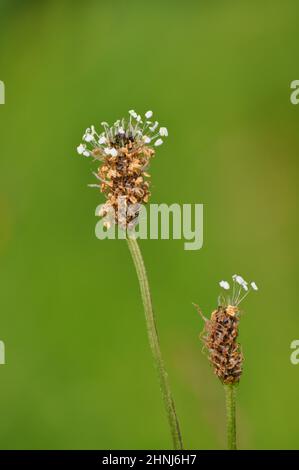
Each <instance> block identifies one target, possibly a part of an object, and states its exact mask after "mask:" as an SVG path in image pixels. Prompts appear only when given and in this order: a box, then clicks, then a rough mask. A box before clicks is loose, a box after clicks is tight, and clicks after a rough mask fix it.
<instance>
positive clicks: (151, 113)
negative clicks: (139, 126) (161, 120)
mask: <svg viewBox="0 0 299 470" xmlns="http://www.w3.org/2000/svg"><path fill="white" fill-rule="evenodd" d="M152 115H153V111H147V112H146V113H145V117H146V119H150V118H151V117H152Z"/></svg>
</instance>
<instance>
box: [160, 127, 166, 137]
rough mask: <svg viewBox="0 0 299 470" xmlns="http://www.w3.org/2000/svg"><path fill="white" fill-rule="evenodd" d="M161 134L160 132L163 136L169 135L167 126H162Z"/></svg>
mask: <svg viewBox="0 0 299 470" xmlns="http://www.w3.org/2000/svg"><path fill="white" fill-rule="evenodd" d="M159 134H160V135H161V136H165V137H167V136H168V130H167V128H166V127H160V131H159Z"/></svg>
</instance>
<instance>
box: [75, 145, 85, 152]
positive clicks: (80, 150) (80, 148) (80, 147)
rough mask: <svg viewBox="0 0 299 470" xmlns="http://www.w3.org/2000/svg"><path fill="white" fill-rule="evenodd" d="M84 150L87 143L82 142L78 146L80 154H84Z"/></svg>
mask: <svg viewBox="0 0 299 470" xmlns="http://www.w3.org/2000/svg"><path fill="white" fill-rule="evenodd" d="M84 151H85V145H83V144H80V145H79V146H78V147H77V152H78V154H79V155H82V154H83V152H84Z"/></svg>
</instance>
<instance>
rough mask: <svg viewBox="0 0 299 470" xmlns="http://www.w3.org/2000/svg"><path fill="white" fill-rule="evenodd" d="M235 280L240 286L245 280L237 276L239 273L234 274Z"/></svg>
mask: <svg viewBox="0 0 299 470" xmlns="http://www.w3.org/2000/svg"><path fill="white" fill-rule="evenodd" d="M235 281H236V282H237V283H238V284H240V286H242V285H243V284H244V283H245V284H246V282H245V281H244V279H243V278H242V276H239V275H237V276H236V279H235Z"/></svg>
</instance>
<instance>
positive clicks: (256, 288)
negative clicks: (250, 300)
mask: <svg viewBox="0 0 299 470" xmlns="http://www.w3.org/2000/svg"><path fill="white" fill-rule="evenodd" d="M250 285H251V287H252V289H253V290H259V288H258V286H257V285H256V283H255V282H252V283H251V284H250Z"/></svg>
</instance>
